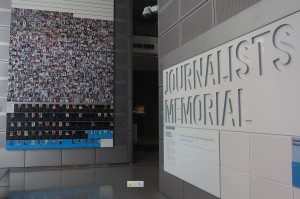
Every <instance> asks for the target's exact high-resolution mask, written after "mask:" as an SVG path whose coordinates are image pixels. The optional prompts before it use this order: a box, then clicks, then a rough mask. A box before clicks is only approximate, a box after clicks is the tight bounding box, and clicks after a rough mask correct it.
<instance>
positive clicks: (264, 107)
mask: <svg viewBox="0 0 300 199" xmlns="http://www.w3.org/2000/svg"><path fill="white" fill-rule="evenodd" d="M299 20H300V13H296V14H293V15H291V16H288V17H286V18H284V19H281V20H279V21H276V22H274V23H272V24H269V25H267V26H265V27H263V28H260V29H258V30H255V31H253V32H251V33H249V34H246V35H244V36H242V37H239V38H237V39H235V40H232V41H230V42H228V43H225V44H223V45H221V46H219V47H216V48H214V49H211V50H209V51H207V52H205V53H202V54H200V55H198V56H195V57H192V58H190V59H188V60H186V61H184V62H181V63H179V64H177V65H175V66H172V67H170V68H168V69H166V70H164V72H163V85H164V90H163V95H164V99H163V100H164V142H165V156H164V157H165V159H164V163H165V168H164V169H165V171H167V172H169V173H171V174H174V175H175V176H178V177H179V178H181V179H183V180H186V181H187V182H190V183H191V184H194V185H195V186H198V187H199V188H202V189H204V190H206V191H208V192H209V193H211V194H213V195H215V196H217V197H220V185H219V183H220V180H219V179H220V176H219V164H220V163H219V130H225V131H226V130H227V131H244V132H256V133H265V134H286V135H298V136H299V135H300V133H299V129H300V106H299V105H298V104H299V102H300V92H299V85H300V78H299V76H300V67H299V65H300V56H298V55H297V53H298V52H299V49H300V37H299V35H300V24H299ZM182 152H184V153H182ZM216 187H217V188H216Z"/></svg>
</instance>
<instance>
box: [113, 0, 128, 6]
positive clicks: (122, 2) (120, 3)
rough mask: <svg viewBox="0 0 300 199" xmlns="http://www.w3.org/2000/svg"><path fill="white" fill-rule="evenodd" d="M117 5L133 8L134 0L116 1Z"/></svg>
mask: <svg viewBox="0 0 300 199" xmlns="http://www.w3.org/2000/svg"><path fill="white" fill-rule="evenodd" d="M115 4H116V5H126V6H131V5H132V0H115Z"/></svg>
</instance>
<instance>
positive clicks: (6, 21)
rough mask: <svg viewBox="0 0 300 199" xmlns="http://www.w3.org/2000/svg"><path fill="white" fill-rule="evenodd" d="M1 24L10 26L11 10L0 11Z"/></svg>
mask: <svg viewBox="0 0 300 199" xmlns="http://www.w3.org/2000/svg"><path fill="white" fill-rule="evenodd" d="M0 26H10V12H3V11H0Z"/></svg>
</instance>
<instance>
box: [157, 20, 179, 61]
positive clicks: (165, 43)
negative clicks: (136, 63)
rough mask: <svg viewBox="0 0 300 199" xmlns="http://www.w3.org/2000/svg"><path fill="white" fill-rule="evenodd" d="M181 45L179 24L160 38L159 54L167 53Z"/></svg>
mask: <svg viewBox="0 0 300 199" xmlns="http://www.w3.org/2000/svg"><path fill="white" fill-rule="evenodd" d="M178 47H179V25H176V26H175V27H173V28H172V29H171V30H170V31H168V32H167V33H166V34H164V35H163V36H162V37H160V38H159V53H160V54H159V55H160V57H162V56H164V55H166V54H167V53H169V52H171V51H172V50H174V49H176V48H178Z"/></svg>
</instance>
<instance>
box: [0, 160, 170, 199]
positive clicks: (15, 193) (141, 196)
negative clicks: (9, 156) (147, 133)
mask: <svg viewBox="0 0 300 199" xmlns="http://www.w3.org/2000/svg"><path fill="white" fill-rule="evenodd" d="M142 157H143V156H141V157H139V158H140V159H139V161H136V164H132V165H98V166H82V167H57V168H53V167H50V168H26V169H10V170H9V172H7V173H6V174H5V175H4V177H2V179H1V180H0V198H1V199H4V198H10V199H167V198H168V197H166V196H165V195H164V194H162V193H161V192H159V191H158V169H159V168H158V164H157V159H156V158H155V157H151V155H150V156H149V157H150V158H144V160H143V158H142ZM3 172H5V171H3ZM127 181H144V187H143V188H129V187H127Z"/></svg>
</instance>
